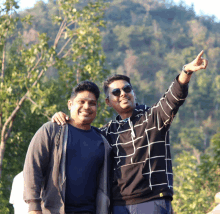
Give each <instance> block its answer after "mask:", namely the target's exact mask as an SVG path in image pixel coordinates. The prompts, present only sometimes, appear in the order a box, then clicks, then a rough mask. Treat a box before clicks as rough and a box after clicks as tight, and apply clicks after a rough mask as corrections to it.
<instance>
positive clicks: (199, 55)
mask: <svg viewBox="0 0 220 214" xmlns="http://www.w3.org/2000/svg"><path fill="white" fill-rule="evenodd" d="M203 53H204V50H202V51H201V52H200V53H199V54H198V56H197V57H196V58H197V59H199V58H201V57H202V55H203Z"/></svg>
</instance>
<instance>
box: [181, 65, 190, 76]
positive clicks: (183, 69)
mask: <svg viewBox="0 0 220 214" xmlns="http://www.w3.org/2000/svg"><path fill="white" fill-rule="evenodd" d="M185 66H186V65H184V66H183V68H182V71H183V72H184V73H185V74H187V75H191V74H192V73H193V71H186V70H185Z"/></svg>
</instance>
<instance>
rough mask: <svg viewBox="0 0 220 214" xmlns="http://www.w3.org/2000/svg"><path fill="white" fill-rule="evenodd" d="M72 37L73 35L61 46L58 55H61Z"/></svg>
mask: <svg viewBox="0 0 220 214" xmlns="http://www.w3.org/2000/svg"><path fill="white" fill-rule="evenodd" d="M72 38H73V36H72V37H70V38H69V39H68V40H67V41H66V43H65V45H64V46H63V47H62V48H61V50H60V52H59V53H58V54H57V56H59V55H60V54H61V53H62V52H63V50H64V48H65V47H66V46H67V45H68V43H69V42H70V41H71V40H72Z"/></svg>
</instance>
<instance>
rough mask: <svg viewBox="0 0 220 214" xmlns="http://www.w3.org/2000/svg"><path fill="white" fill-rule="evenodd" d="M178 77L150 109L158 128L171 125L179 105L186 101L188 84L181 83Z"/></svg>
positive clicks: (149, 112)
mask: <svg viewBox="0 0 220 214" xmlns="http://www.w3.org/2000/svg"><path fill="white" fill-rule="evenodd" d="M178 77H179V75H178V76H177V77H176V79H175V80H174V81H173V82H172V83H171V85H170V87H169V89H168V90H167V91H166V93H165V94H164V95H163V96H162V97H161V99H160V100H159V102H158V103H156V104H155V105H154V106H152V107H151V108H150V109H149V110H148V115H151V116H152V118H153V121H154V124H156V126H157V128H158V130H161V129H162V128H163V127H164V126H167V125H170V124H171V122H172V120H173V118H174V117H175V115H176V113H177V111H178V109H179V107H180V106H181V105H182V104H183V103H184V101H185V98H186V97H187V95H188V84H184V85H183V84H180V83H179V82H178V80H177V79H178Z"/></svg>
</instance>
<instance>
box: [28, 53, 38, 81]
mask: <svg viewBox="0 0 220 214" xmlns="http://www.w3.org/2000/svg"><path fill="white" fill-rule="evenodd" d="M41 60H42V55H41V57H40V58H39V59H38V60H37V62H36V64H35V66H34V67H33V68H32V69H31V70H30V71H28V76H27V78H28V79H29V78H30V75H31V72H32V71H33V70H34V69H35V68H36V67H37V66H38V64H39V63H40V61H41Z"/></svg>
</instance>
